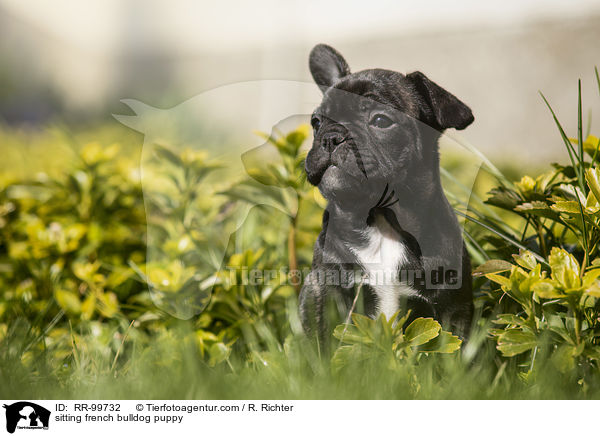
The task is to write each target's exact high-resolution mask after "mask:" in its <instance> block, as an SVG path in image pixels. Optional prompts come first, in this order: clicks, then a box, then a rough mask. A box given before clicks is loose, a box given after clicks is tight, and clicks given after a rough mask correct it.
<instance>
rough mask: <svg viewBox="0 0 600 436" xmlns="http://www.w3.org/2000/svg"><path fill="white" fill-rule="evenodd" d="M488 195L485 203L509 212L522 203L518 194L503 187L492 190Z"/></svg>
mask: <svg viewBox="0 0 600 436" xmlns="http://www.w3.org/2000/svg"><path fill="white" fill-rule="evenodd" d="M489 195H490V197H489V198H488V199H487V200H486V201H485V203H487V204H491V205H492V206H497V207H500V208H502V209H506V210H510V211H512V210H514V208H515V207H516V206H517V205H518V204H521V202H522V201H523V199H522V198H521V197H520V196H519V194H517V193H516V192H515V191H512V190H510V189H508V188H505V187H503V186H500V187H498V188H494V189H492V190H491V191H490V192H489Z"/></svg>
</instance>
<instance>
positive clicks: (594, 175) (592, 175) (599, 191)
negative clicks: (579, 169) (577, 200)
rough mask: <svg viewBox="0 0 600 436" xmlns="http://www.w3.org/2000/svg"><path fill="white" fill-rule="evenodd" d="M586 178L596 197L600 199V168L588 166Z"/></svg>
mask: <svg viewBox="0 0 600 436" xmlns="http://www.w3.org/2000/svg"><path fill="white" fill-rule="evenodd" d="M585 180H586V182H587V184H588V186H589V187H590V190H591V191H592V192H593V193H594V196H595V197H596V199H600V169H598V168H588V170H587V171H586V172H585Z"/></svg>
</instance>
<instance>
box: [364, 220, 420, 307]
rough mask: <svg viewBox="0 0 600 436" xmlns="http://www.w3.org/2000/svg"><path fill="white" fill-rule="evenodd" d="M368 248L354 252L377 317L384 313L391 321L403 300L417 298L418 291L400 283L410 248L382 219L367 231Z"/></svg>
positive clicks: (366, 246)
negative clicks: (374, 304) (362, 270)
mask: <svg viewBox="0 0 600 436" xmlns="http://www.w3.org/2000/svg"><path fill="white" fill-rule="evenodd" d="M365 236H366V238H367V241H368V242H367V244H366V245H365V246H363V247H362V248H359V249H358V248H352V251H353V252H354V254H355V255H356V257H357V258H358V260H359V262H360V264H361V266H362V267H363V269H364V271H365V280H364V283H367V284H369V286H371V288H372V289H373V291H374V292H375V294H376V296H377V316H378V315H379V314H381V313H383V314H384V315H385V316H386V317H387V318H388V319H390V318H391V317H392V315H393V314H394V313H396V311H397V310H398V309H399V305H400V301H399V300H400V297H401V296H415V295H418V294H417V291H415V289H413V288H412V287H410V286H408V285H407V284H405V283H402V282H400V280H399V276H398V270H399V268H401V267H402V266H403V265H405V264H406V263H407V261H408V253H407V248H406V246H405V245H404V243H403V242H402V240H401V239H400V238H399V236H398V234H397V233H396V232H395V231H394V230H393V229H392V228H391V226H390V225H389V224H388V223H387V221H385V219H384V218H383V217H378V218H377V219H376V221H375V225H374V226H372V227H369V229H368V230H366V233H365Z"/></svg>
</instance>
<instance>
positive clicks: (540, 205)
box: [514, 201, 559, 221]
mask: <svg viewBox="0 0 600 436" xmlns="http://www.w3.org/2000/svg"><path fill="white" fill-rule="evenodd" d="M514 210H515V211H516V212H522V213H527V214H531V215H536V216H541V217H544V218H550V219H552V220H554V221H558V218H559V216H558V214H557V213H556V212H555V211H554V210H552V209H551V208H550V206H548V204H546V203H544V202H543V201H532V202H530V203H523V204H520V205H518V206H515V209H514Z"/></svg>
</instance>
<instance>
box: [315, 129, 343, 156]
mask: <svg viewBox="0 0 600 436" xmlns="http://www.w3.org/2000/svg"><path fill="white" fill-rule="evenodd" d="M346 139H347V138H346V136H345V135H343V134H341V133H338V132H329V133H326V134H324V135H323V137H322V138H321V147H323V148H324V149H325V151H327V152H329V153H332V152H333V150H335V149H336V148H337V146H338V145H340V144H341V143H342V142H344V141H346Z"/></svg>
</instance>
